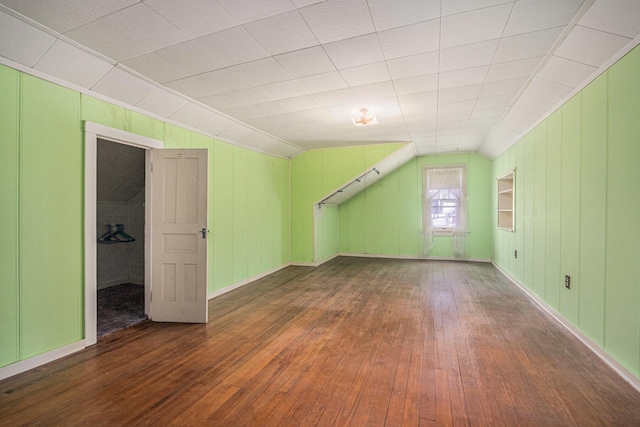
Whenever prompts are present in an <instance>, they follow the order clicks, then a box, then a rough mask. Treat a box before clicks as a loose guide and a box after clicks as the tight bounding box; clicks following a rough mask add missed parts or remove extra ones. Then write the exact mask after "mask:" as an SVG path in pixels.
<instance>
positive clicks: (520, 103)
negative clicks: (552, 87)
mask: <svg viewBox="0 0 640 427" xmlns="http://www.w3.org/2000/svg"><path fill="white" fill-rule="evenodd" d="M554 106H555V103H554V102H549V101H545V100H544V99H541V98H537V97H535V96H531V95H529V94H527V93H525V94H523V95H522V96H521V97H520V98H519V99H518V100H517V101H516V103H515V107H517V108H522V109H523V110H527V111H529V112H530V113H533V114H536V115H537V116H538V117H541V116H543V115H544V114H546V113H547V112H548V111H550V110H551V109H552V108H553V107H554Z"/></svg>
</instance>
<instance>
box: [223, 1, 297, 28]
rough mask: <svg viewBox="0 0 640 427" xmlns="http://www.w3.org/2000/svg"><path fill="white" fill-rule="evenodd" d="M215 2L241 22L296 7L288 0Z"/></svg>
mask: <svg viewBox="0 0 640 427" xmlns="http://www.w3.org/2000/svg"><path fill="white" fill-rule="evenodd" d="M217 2H218V3H220V5H221V6H222V7H224V8H225V9H226V10H227V11H228V12H229V13H230V14H231V15H232V16H233V17H234V18H235V19H236V20H237V21H238V22H240V23H241V24H246V23H247V22H252V21H257V20H258V19H263V18H267V17H269V16H273V15H278V14H280V13H284V12H289V11H291V10H294V9H295V8H296V7H295V6H294V5H293V3H291V1H290V0H269V1H268V2H263V1H252V0H217Z"/></svg>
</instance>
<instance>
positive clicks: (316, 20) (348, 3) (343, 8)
mask: <svg viewBox="0 0 640 427" xmlns="http://www.w3.org/2000/svg"><path fill="white" fill-rule="evenodd" d="M230 1H232V0H230ZM299 10H300V13H301V14H302V17H303V18H304V20H305V21H306V22H307V24H308V25H309V27H310V28H311V31H313V33H314V34H315V36H316V37H317V39H318V40H319V41H320V43H323V44H324V43H330V42H333V41H336V40H343V39H348V38H351V37H357V36H361V35H363V34H369V33H373V32H374V31H375V28H374V26H373V21H372V20H371V14H370V13H369V7H368V6H367V2H366V0H328V1H325V2H321V3H317V4H314V5H311V6H307V7H304V8H302V9H299Z"/></svg>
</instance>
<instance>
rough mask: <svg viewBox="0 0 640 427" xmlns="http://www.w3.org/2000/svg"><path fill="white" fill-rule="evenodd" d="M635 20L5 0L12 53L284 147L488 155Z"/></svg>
mask: <svg viewBox="0 0 640 427" xmlns="http://www.w3.org/2000/svg"><path fill="white" fill-rule="evenodd" d="M639 34H640V1H638V0H517V1H513V0H511V1H509V0H325V1H322V0H268V1H266V0H215V1H214V0H190V1H187V0H144V1H136V0H112V1H104V0H47V1H40V0H0V56H1V57H4V58H6V59H7V60H9V61H10V62H9V64H12V63H14V62H15V63H18V64H20V65H21V66H22V67H23V68H26V69H33V70H36V71H37V72H39V73H44V74H45V75H48V76H53V77H56V78H59V79H62V80H64V81H67V82H70V83H71V84H72V85H74V86H75V87H80V88H81V89H86V90H89V91H91V92H89V93H98V94H101V95H104V96H106V97H108V98H110V99H114V100H116V101H119V102H121V103H123V104H126V105H130V106H134V108H137V109H139V110H143V111H145V112H149V113H151V114H152V115H154V116H156V117H161V118H165V119H168V120H170V121H173V122H177V123H180V124H183V125H185V126H187V127H189V128H192V129H197V130H199V131H201V132H203V133H206V134H209V135H212V136H216V137H219V138H221V139H224V140H227V141H231V142H233V143H237V144H240V145H244V146H248V147H250V148H253V149H256V150H259V151H263V152H267V153H271V154H275V155H279V156H284V157H292V156H295V155H297V154H299V153H301V152H303V151H304V150H307V149H313V148H325V147H337V146H348V145H357V144H367V143H382V142H403V141H407V142H413V143H415V147H416V151H417V154H432V153H441V152H455V151H477V152H480V153H482V154H485V155H487V156H489V157H493V156H495V155H497V154H499V153H500V152H502V151H503V150H504V149H505V148H507V147H508V146H509V145H511V144H512V143H514V142H515V141H516V140H517V139H518V138H519V137H520V136H521V135H522V134H523V133H524V132H525V131H527V130H528V129H529V128H530V127H531V126H532V125H534V124H535V123H536V122H538V121H539V120H540V119H541V118H543V117H545V116H546V115H547V114H548V113H549V112H550V111H553V110H554V109H555V108H556V106H557V105H558V103H560V102H562V101H563V100H565V99H566V98H567V96H569V95H570V94H571V93H572V92H574V91H575V90H576V89H577V88H578V89H579V88H580V87H582V86H583V85H584V84H585V82H588V81H589V80H590V79H592V78H593V76H595V75H597V73H598V70H599V68H600V67H603V66H608V65H610V61H611V58H616V57H619V56H620V55H621V54H622V53H624V52H627V51H628V50H630V49H631V48H633V47H634V46H635V45H637V44H638V39H639V37H638V35H639ZM5 63H6V61H5ZM361 108H367V109H368V110H369V111H370V112H371V113H372V114H373V115H375V116H376V117H377V118H378V120H379V124H377V125H373V126H365V127H356V126H353V124H352V123H351V118H352V117H354V116H356V115H357V113H358V111H359V110H360V109H361Z"/></svg>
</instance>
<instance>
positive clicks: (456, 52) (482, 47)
mask: <svg viewBox="0 0 640 427" xmlns="http://www.w3.org/2000/svg"><path fill="white" fill-rule="evenodd" d="M497 46H498V40H487V41H484V42H479V43H472V44H467V45H462V46H457V47H452V48H449V49H443V50H441V51H440V71H441V72H443V71H453V70H460V69H462V68H471V67H479V66H482V65H489V64H491V60H492V59H493V55H494V53H495V51H496V47H497Z"/></svg>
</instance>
